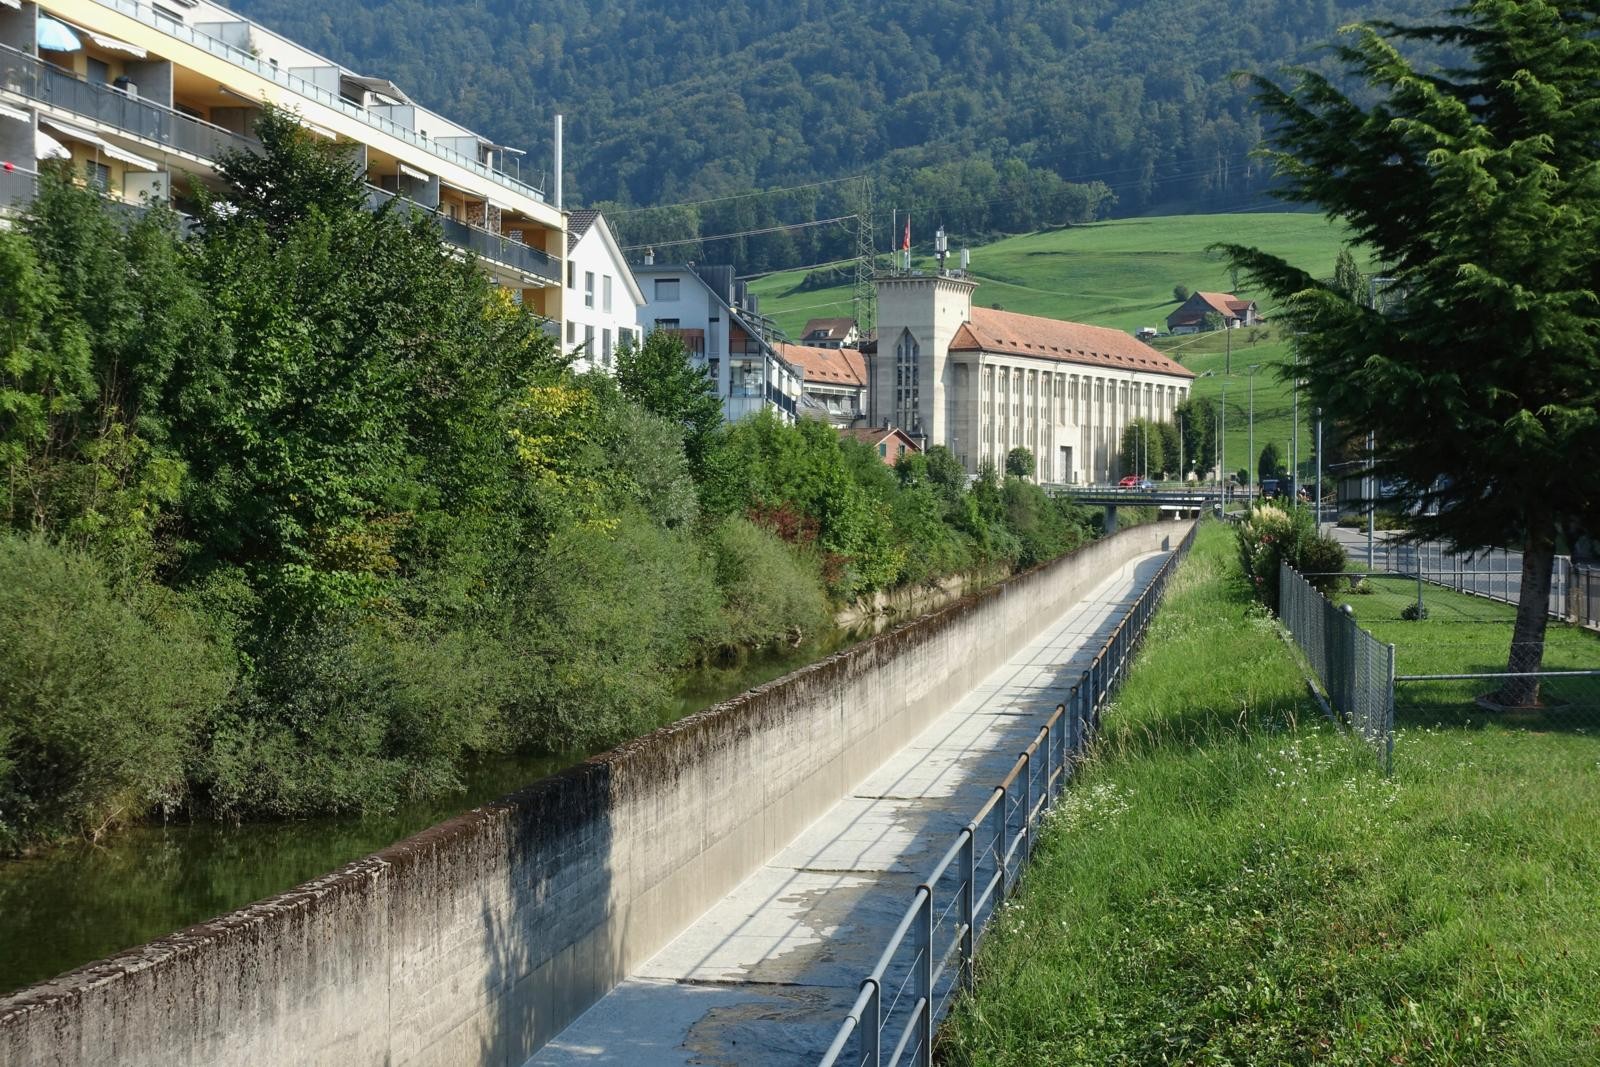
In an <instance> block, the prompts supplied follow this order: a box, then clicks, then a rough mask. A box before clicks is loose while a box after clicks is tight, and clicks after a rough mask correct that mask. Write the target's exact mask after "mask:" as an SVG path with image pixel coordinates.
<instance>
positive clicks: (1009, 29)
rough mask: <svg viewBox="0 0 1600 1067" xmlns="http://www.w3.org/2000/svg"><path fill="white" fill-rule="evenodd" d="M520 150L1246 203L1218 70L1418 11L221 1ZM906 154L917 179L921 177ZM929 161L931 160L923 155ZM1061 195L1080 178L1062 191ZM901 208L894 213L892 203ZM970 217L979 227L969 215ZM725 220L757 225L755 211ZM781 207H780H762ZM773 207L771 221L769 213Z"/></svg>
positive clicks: (1046, 217) (1226, 80)
mask: <svg viewBox="0 0 1600 1067" xmlns="http://www.w3.org/2000/svg"><path fill="white" fill-rule="evenodd" d="M235 6H237V7H239V8H240V9H241V10H243V11H244V12H245V13H247V14H249V15H251V16H254V17H257V18H259V19H262V20H263V21H265V22H266V23H267V24H268V25H270V26H272V27H274V28H276V29H278V30H280V31H282V32H284V33H287V34H289V35H291V36H293V37H295V38H296V39H298V40H301V41H303V42H304V43H306V44H308V45H310V46H312V47H314V48H317V49H319V50H322V51H324V52H326V53H327V54H329V55H331V56H332V57H333V58H335V59H338V60H340V61H342V62H345V63H348V64H350V65H352V66H354V67H356V68H360V69H362V70H364V71H367V72H369V73H374V74H377V73H381V74H383V75H385V76H388V77H392V78H393V79H395V80H396V81H397V82H399V83H400V84H401V85H403V86H404V87H405V88H406V89H407V90H408V91H409V92H410V93H412V94H413V96H415V97H416V98H417V100H418V101H419V102H421V103H424V104H426V105H428V106H431V107H434V108H437V109H439V110H441V111H442V112H444V113H445V114H448V115H450V116H451V117H453V118H458V119H460V120H463V121H465V122H467V123H469V124H472V125H474V126H475V127H476V128H479V129H480V130H481V131H482V132H484V133H486V134H489V135H491V136H494V137H496V138H503V139H505V140H506V141H508V142H509V143H511V144H517V145H521V146H524V147H527V148H530V149H532V150H533V152H532V154H531V155H530V158H529V160H528V164H531V166H532V168H533V170H534V171H535V172H537V171H540V170H543V169H547V168H548V166H549V141H550V132H549V131H550V120H551V117H552V116H553V115H554V114H555V113H556V112H557V111H560V112H564V113H565V114H566V115H567V116H568V127H567V128H568V157H567V158H568V171H569V184H568V193H569V198H570V199H572V200H573V202H583V203H598V202H600V201H617V202H621V203H625V204H646V205H648V204H667V203H677V202H683V201H686V200H695V199H699V198H703V197H710V196H717V195H721V194H726V193H729V192H738V191H744V190H748V189H752V188H770V187H776V186H790V185H794V184H796V183H799V182H804V181H807V180H811V179H817V178H832V177H838V176H840V175H846V174H852V173H856V172H859V171H863V170H872V171H875V172H876V173H877V174H878V175H879V177H880V178H881V179H882V183H881V184H880V187H879V188H880V207H882V208H883V209H884V210H883V211H882V214H883V215H884V216H885V220H884V223H883V224H882V225H881V227H880V231H879V233H880V240H881V241H886V240H887V229H888V226H887V216H888V207H889V206H890V205H889V204H887V203H884V202H883V198H884V197H886V196H894V197H898V198H900V199H901V200H903V201H905V202H903V203H900V204H899V206H901V207H906V206H912V207H916V208H920V209H921V211H920V213H921V214H923V215H927V216H930V221H945V220H943V219H941V218H939V217H938V216H940V215H942V214H944V213H955V212H958V211H965V212H966V214H967V216H968V217H967V218H964V219H962V220H960V221H959V222H957V223H956V225H958V226H960V227H962V229H963V232H973V231H974V230H989V231H1010V232H1017V231H1019V230H1024V229H1031V228H1034V227H1036V226H1038V225H1043V224H1049V223H1059V222H1066V221H1075V220H1076V219H1078V218H1085V217H1095V216H1096V215H1102V216H1103V214H1104V213H1105V212H1106V211H1107V209H1108V208H1110V207H1111V204H1110V198H1111V197H1114V198H1115V204H1114V211H1115V212H1116V213H1118V214H1133V213H1140V212H1145V211H1148V210H1150V209H1152V208H1156V207H1164V208H1168V209H1171V210H1175V211H1191V210H1215V209H1220V208H1224V207H1233V206H1238V205H1240V204H1241V203H1244V202H1247V201H1249V200H1251V199H1253V198H1257V197H1259V195H1260V193H1261V191H1262V189H1263V187H1264V184H1265V175H1264V173H1263V171H1262V168H1261V166H1260V164H1259V163H1256V162H1253V161H1252V160H1251V159H1250V158H1249V152H1250V150H1251V149H1252V148H1253V147H1254V146H1255V144H1256V142H1257V140H1258V138H1259V134H1260V120H1259V118H1258V117H1257V115H1256V113H1255V111H1254V109H1253V107H1252V106H1251V104H1250V102H1249V98H1248V94H1247V93H1246V92H1245V90H1244V89H1243V88H1241V87H1240V86H1239V85H1237V84H1236V83H1235V82H1234V80H1232V79H1231V78H1230V77H1229V75H1230V74H1231V73H1232V72H1234V71H1237V70H1240V69H1270V68H1272V67H1274V66H1276V65H1278V64H1281V63H1284V62H1286V61H1295V62H1306V61H1311V62H1319V61H1320V57H1319V54H1318V50H1319V49H1320V48H1321V46H1323V45H1325V44H1326V43H1327V42H1328V41H1329V40H1330V39H1331V38H1332V37H1334V36H1335V34H1336V32H1337V30H1338V28H1339V27H1340V26H1341V25H1344V24H1346V23H1348V22H1351V21H1353V20H1356V19H1360V18H1366V17H1372V16H1374V15H1384V16H1391V17H1401V18H1404V17H1405V16H1407V15H1413V14H1423V13H1432V12H1433V11H1435V10H1436V9H1437V8H1438V7H1439V6H1442V5H1438V4H1436V3H1434V2H1431V0H1243V2H1237V3H1230V2H1224V0H1147V2H1143V3H1134V2H1132V0H1071V2H1068V0H981V2H978V3H957V2H955V0H915V2H912V0H874V2H872V3H863V2H860V0H854V2H852V0H832V2H825V0H733V2H730V3H723V4H699V3H686V2H683V0H468V2H463V3H455V2H449V3H446V2H442V0H360V2H358V3H352V4H341V5H337V6H335V7H332V8H330V7H328V5H325V4H323V3H320V2H318V0H236V4H235ZM924 168H928V169H927V170H924V171H923V173H921V174H918V173H917V172H918V171H919V170H920V169H924ZM933 168H938V169H933ZM1060 179H1065V181H1067V182H1071V183H1102V184H1103V186H1104V189H1099V188H1091V189H1088V190H1066V189H1062V188H1061V187H1060ZM912 201H915V203H912ZM976 209H982V210H981V211H976V214H977V216H978V217H973V216H974V213H975V210H976ZM747 214H750V217H749V218H745V219H735V218H732V217H730V218H729V219H728V220H727V221H728V222H730V223H735V224H738V223H753V224H761V223H763V221H770V220H763V218H762V217H761V213H760V212H759V211H756V212H755V213H754V214H751V213H750V212H747ZM780 214H781V212H780ZM780 221H792V220H791V219H789V218H788V217H786V216H785V217H782V218H781V219H780Z"/></svg>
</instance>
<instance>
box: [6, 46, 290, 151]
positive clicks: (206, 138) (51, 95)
mask: <svg viewBox="0 0 1600 1067" xmlns="http://www.w3.org/2000/svg"><path fill="white" fill-rule="evenodd" d="M0 89H3V90H6V91H8V92H12V93H15V94H17V95H18V96H21V97H24V98H26V99H28V100H33V101H37V102H39V103H42V104H46V105H49V106H51V107H59V108H60V109H62V110H63V111H70V112H71V113H73V114H74V115H81V116H83V117H85V118H88V119H90V120H92V121H95V122H99V123H102V124H104V125H106V126H113V127H115V128H116V129H117V130H118V131H119V132H122V133H125V134H127V135H128V136H129V137H134V138H137V139H139V140H142V141H148V142H150V143H151V144H156V145H160V146H161V147H162V148H165V149H168V150H170V151H176V152H184V153H187V154H189V155H191V156H194V157H195V158H196V159H204V160H208V161H210V160H215V159H216V158H217V157H218V156H219V155H221V154H222V153H223V152H225V151H228V150H230V149H231V150H234V151H255V150H258V149H259V148H260V144H259V142H257V141H256V140H254V139H253V138H250V137H244V136H241V135H240V134H237V133H234V132H233V131H232V130H227V129H223V128H222V127H221V126H218V125H216V124H215V123H211V122H207V121H205V120H204V119H198V118H195V117H194V116H193V115H186V114H184V113H183V112H181V111H178V110H176V109H174V108H170V107H167V106H166V105H165V104H159V103H157V102H156V101H154V100H149V99H146V98H145V97H141V96H138V95H135V94H133V93H129V92H125V91H123V90H121V89H118V88H115V87H114V86H110V85H101V84H98V83H96V82H91V81H88V80H86V79H84V78H80V77H78V75H77V74H75V73H74V72H72V71H70V70H67V69H65V68H64V67H58V66H56V65H55V64H54V63H51V62H48V61H47V60H43V59H40V58H39V57H38V56H35V55H32V54H30V53H28V52H24V51H21V50H19V49H16V48H12V47H11V46H10V45H0Z"/></svg>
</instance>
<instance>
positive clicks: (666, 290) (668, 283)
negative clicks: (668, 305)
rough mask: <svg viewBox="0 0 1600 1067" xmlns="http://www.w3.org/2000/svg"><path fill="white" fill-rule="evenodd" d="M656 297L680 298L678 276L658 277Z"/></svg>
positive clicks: (665, 298) (663, 298)
mask: <svg viewBox="0 0 1600 1067" xmlns="http://www.w3.org/2000/svg"><path fill="white" fill-rule="evenodd" d="M656 299H657V300H676V299H678V279H676V278H657V279H656Z"/></svg>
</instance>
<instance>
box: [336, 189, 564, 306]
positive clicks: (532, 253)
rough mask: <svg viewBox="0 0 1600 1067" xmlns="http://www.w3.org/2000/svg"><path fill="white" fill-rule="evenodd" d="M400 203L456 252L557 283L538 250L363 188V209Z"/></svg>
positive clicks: (556, 273)
mask: <svg viewBox="0 0 1600 1067" xmlns="http://www.w3.org/2000/svg"><path fill="white" fill-rule="evenodd" d="M395 200H398V201H400V202H401V203H402V204H403V206H404V207H406V208H410V209H412V210H415V211H420V212H422V213H423V214H425V215H427V216H428V217H429V218H430V219H431V220H432V221H433V222H434V223H435V224H437V225H438V227H439V229H440V230H441V231H442V232H443V234H444V239H445V240H446V241H448V242H449V243H450V244H452V245H455V246H456V247H457V248H462V249H465V250H467V251H469V252H472V253H473V254H475V255H477V256H478V257H479V258H480V259H488V260H493V261H494V262H496V263H504V264H506V265H508V266H511V267H514V268H516V269H517V270H520V271H522V272H523V273H525V274H536V275H538V276H540V277H542V278H546V279H548V280H550V281H553V282H559V281H560V280H561V266H560V264H559V263H558V262H557V261H556V259H555V258H554V257H553V256H551V255H550V253H548V252H546V251H544V250H543V249H542V248H535V247H534V246H533V245H530V244H524V243H523V242H521V241H516V240H513V239H512V238H510V237H507V236H506V235H505V234H500V233H495V232H494V231H493V230H486V229H484V228H483V227H481V226H474V225H472V224H471V223H467V222H461V221H460V220H459V219H452V218H451V217H450V216H448V215H446V214H445V213H444V212H442V211H440V210H439V209H437V208H430V207H427V206H425V205H423V204H419V203H417V202H416V201H415V200H412V199H411V198H410V197H407V196H405V195H404V194H401V193H396V192H392V191H391V190H388V189H380V188H379V187H378V186H376V185H370V184H369V185H368V186H367V205H368V206H369V207H371V208H372V209H374V210H376V209H378V208H380V207H382V206H383V205H384V204H385V203H388V202H390V201H395Z"/></svg>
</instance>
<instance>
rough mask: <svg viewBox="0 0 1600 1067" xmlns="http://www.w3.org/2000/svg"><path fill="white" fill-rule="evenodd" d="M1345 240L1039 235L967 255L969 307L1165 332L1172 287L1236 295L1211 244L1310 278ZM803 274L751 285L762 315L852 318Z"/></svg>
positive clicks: (1115, 232) (1272, 234) (1296, 231)
mask: <svg viewBox="0 0 1600 1067" xmlns="http://www.w3.org/2000/svg"><path fill="white" fill-rule="evenodd" d="M913 236H915V237H916V238H917V239H918V240H919V241H921V240H923V239H924V238H928V239H931V238H932V230H931V229H929V230H922V229H920V228H919V229H918V230H917V231H916V232H915V233H914V234H913ZM1343 239H1344V232H1343V230H1342V229H1340V228H1339V227H1336V226H1334V225H1332V224H1331V223H1329V222H1328V221H1327V220H1326V219H1324V218H1323V217H1322V216H1321V215H1312V214H1306V213H1296V212H1287V211H1282V212H1251V213H1245V214H1233V215H1169V216H1162V217H1157V218H1145V219H1114V220H1111V221H1108V222H1095V223H1089V224H1087V225H1083V226H1069V227H1065V228H1062V229H1058V230H1043V231H1040V232H1038V233H1029V234H1022V235H1019V236H1016V237H1007V238H1004V239H1002V240H999V241H996V242H994V243H993V244H988V245H981V246H978V247H975V248H973V249H972V273H973V274H975V275H976V276H977V278H978V280H979V282H980V283H981V285H980V287H979V289H978V291H977V292H976V293H974V294H973V300H974V301H975V302H976V303H978V304H980V305H981V306H983V307H992V306H993V305H995V304H999V305H1000V306H1002V307H1004V308H1005V309H1006V310H1007V311H1020V312H1023V313H1025V314H1028V315H1044V316H1046V317H1047V318H1053V319H1072V320H1073V321H1075V322H1087V323H1091V324H1093V325H1096V326H1111V327H1114V328H1116V329H1119V330H1129V331H1132V330H1137V329H1138V328H1139V327H1141V326H1154V327H1156V328H1157V329H1165V328H1166V317H1167V315H1168V313H1170V312H1171V311H1172V310H1173V309H1174V308H1176V307H1177V301H1175V300H1173V298H1172V287H1173V286H1175V285H1184V286H1187V287H1188V288H1190V289H1205V290H1214V291H1227V290H1229V289H1231V288H1232V285H1233V282H1232V279H1231V278H1230V277H1229V274H1228V268H1227V264H1226V263H1224V262H1223V261H1222V260H1221V259H1220V258H1218V257H1217V256H1216V255H1214V254H1213V253H1210V252H1208V251H1206V249H1207V248H1208V247H1210V246H1211V245H1213V244H1215V243H1216V242H1218V241H1244V242H1247V243H1251V244H1255V245H1258V246H1259V247H1261V248H1264V249H1266V250H1267V251H1269V252H1273V253H1276V254H1278V255H1281V256H1285V257H1287V258H1288V259H1289V261H1290V262H1292V263H1297V264H1300V265H1301V266H1304V267H1305V268H1306V269H1308V270H1310V271H1311V272H1312V273H1314V274H1317V275H1331V274H1332V273H1333V262H1334V259H1335V258H1336V257H1337V256H1338V254H1339V245H1340V242H1341V241H1342V240H1343ZM912 263H913V265H914V266H917V267H919V268H930V267H932V266H933V259H932V257H930V256H918V255H915V254H914V255H913V256H912ZM805 274H806V272H804V271H786V272H783V273H780V274H771V275H768V276H767V277H765V278H761V279H759V280H757V281H753V282H751V283H750V291H751V292H752V293H754V294H756V295H757V296H759V297H761V310H762V312H763V313H764V314H766V315H769V316H771V317H772V318H774V319H776V320H777V322H778V324H779V325H780V326H782V327H783V328H784V329H785V330H787V331H788V332H789V333H790V334H791V335H793V336H798V335H799V331H800V327H801V326H803V325H805V321H806V320H807V319H808V318H812V317H814V316H819V315H849V314H851V306H850V286H849V284H848V281H846V282H845V284H841V285H838V286H834V287H831V288H827V289H814V290H810V291H799V290H798V289H797V287H798V286H799V284H800V283H801V281H802V280H803V279H804V277H805ZM1245 295H1248V294H1245ZM1263 310H1265V309H1263Z"/></svg>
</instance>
